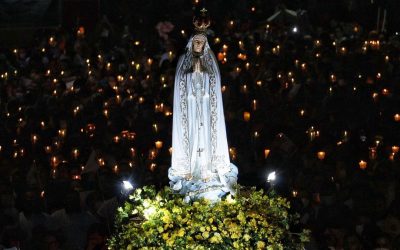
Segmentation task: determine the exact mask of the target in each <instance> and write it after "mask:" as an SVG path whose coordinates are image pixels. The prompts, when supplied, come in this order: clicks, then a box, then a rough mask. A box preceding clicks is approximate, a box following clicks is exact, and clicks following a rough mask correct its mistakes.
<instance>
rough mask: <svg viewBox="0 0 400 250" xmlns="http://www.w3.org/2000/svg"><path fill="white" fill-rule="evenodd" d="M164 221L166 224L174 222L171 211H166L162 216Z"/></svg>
mask: <svg viewBox="0 0 400 250" xmlns="http://www.w3.org/2000/svg"><path fill="white" fill-rule="evenodd" d="M161 220H162V222H164V223H165V224H169V223H171V222H172V220H171V216H170V213H169V212H167V211H166V212H164V215H163V216H162V217H161Z"/></svg>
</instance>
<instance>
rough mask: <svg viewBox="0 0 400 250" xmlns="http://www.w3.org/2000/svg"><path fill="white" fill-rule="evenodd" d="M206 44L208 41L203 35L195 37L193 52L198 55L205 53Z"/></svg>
mask: <svg viewBox="0 0 400 250" xmlns="http://www.w3.org/2000/svg"><path fill="white" fill-rule="evenodd" d="M205 43H206V39H205V37H204V36H202V35H196V36H194V37H193V41H192V45H193V51H194V52H196V53H201V52H203V49H204V44H205Z"/></svg>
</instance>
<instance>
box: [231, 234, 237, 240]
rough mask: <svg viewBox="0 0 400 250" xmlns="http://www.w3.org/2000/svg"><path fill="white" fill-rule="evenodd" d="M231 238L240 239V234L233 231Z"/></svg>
mask: <svg viewBox="0 0 400 250" xmlns="http://www.w3.org/2000/svg"><path fill="white" fill-rule="evenodd" d="M231 238H232V239H238V238H239V234H237V233H233V234H232V235H231Z"/></svg>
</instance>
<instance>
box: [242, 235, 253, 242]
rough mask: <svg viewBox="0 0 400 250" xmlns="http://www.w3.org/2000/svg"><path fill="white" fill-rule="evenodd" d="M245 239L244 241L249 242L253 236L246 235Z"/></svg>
mask: <svg viewBox="0 0 400 250" xmlns="http://www.w3.org/2000/svg"><path fill="white" fill-rule="evenodd" d="M243 239H244V240H245V241H249V240H250V239H251V236H250V235H248V234H245V235H244V236H243Z"/></svg>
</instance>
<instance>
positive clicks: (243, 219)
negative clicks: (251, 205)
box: [236, 211, 246, 224]
mask: <svg viewBox="0 0 400 250" xmlns="http://www.w3.org/2000/svg"><path fill="white" fill-rule="evenodd" d="M236 217H237V219H238V220H239V221H240V224H244V223H246V216H245V215H244V213H243V212H242V211H240V212H239V214H238V215H237V216H236Z"/></svg>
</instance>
